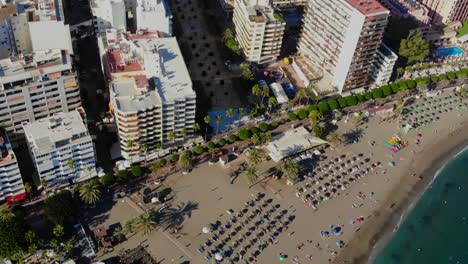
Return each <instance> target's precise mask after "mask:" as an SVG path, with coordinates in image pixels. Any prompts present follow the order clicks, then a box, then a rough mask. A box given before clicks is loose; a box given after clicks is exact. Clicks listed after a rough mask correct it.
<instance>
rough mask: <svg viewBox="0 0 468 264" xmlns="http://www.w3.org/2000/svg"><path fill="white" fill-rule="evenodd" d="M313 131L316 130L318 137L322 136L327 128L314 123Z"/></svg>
mask: <svg viewBox="0 0 468 264" xmlns="http://www.w3.org/2000/svg"><path fill="white" fill-rule="evenodd" d="M312 131H313V132H314V135H315V136H316V137H318V138H322V136H323V133H325V128H324V127H323V126H320V125H314V126H313V127H312Z"/></svg>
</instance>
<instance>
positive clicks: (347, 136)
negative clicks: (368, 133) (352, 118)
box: [343, 128, 364, 144]
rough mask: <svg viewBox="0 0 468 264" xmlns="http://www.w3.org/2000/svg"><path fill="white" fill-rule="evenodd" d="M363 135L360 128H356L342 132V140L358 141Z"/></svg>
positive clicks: (346, 142)
mask: <svg viewBox="0 0 468 264" xmlns="http://www.w3.org/2000/svg"><path fill="white" fill-rule="evenodd" d="M363 136H364V130H363V129H362V128H356V129H353V130H351V131H348V132H346V133H344V134H343V142H344V143H345V144H353V143H356V142H358V141H359V140H360V139H361V138H362V137H363Z"/></svg>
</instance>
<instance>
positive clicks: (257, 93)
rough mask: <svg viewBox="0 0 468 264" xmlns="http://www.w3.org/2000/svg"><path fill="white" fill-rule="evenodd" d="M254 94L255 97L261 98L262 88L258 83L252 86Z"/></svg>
mask: <svg viewBox="0 0 468 264" xmlns="http://www.w3.org/2000/svg"><path fill="white" fill-rule="evenodd" d="M251 92H252V94H253V95H255V96H261V94H262V88H261V87H260V85H259V84H258V83H256V84H254V85H253V86H252V91H251Z"/></svg>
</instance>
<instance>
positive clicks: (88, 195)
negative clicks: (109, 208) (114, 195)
mask: <svg viewBox="0 0 468 264" xmlns="http://www.w3.org/2000/svg"><path fill="white" fill-rule="evenodd" d="M100 196H101V191H99V186H97V185H95V184H92V183H87V184H85V185H83V186H82V187H81V189H80V197H81V200H83V202H85V203H87V204H96V203H97V202H98V201H99V198H100Z"/></svg>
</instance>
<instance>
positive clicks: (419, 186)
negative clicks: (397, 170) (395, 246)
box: [333, 121, 468, 264]
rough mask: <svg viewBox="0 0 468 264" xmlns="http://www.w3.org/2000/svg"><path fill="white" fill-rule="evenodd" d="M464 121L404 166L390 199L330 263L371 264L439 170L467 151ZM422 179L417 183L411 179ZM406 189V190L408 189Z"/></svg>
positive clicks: (466, 122)
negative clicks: (404, 168)
mask: <svg viewBox="0 0 468 264" xmlns="http://www.w3.org/2000/svg"><path fill="white" fill-rule="evenodd" d="M466 131H468V121H464V122H462V123H460V125H459V126H458V128H457V129H455V130H454V131H452V132H449V133H445V135H444V138H443V139H440V140H438V141H435V142H433V143H428V144H427V145H425V146H423V148H422V149H421V150H419V151H418V152H417V155H418V157H417V158H415V159H414V162H412V163H411V164H410V165H408V166H407V172H406V173H405V175H403V176H402V178H401V181H400V183H399V184H397V185H395V186H394V188H393V189H392V191H391V194H392V195H391V196H389V198H388V199H387V200H385V201H384V202H383V204H382V205H381V206H380V207H378V208H377V210H375V211H374V212H373V213H372V217H371V218H370V219H369V220H368V223H367V224H366V225H365V226H363V227H362V228H361V229H360V230H358V231H356V234H355V235H354V236H353V238H352V239H351V241H350V242H349V243H348V245H349V246H347V247H345V249H344V250H343V252H341V254H339V255H338V256H337V258H336V259H335V260H334V261H333V263H335V264H338V263H359V264H362V263H368V264H372V262H373V261H374V260H375V258H376V257H377V255H378V254H379V253H380V252H381V251H382V250H383V249H384V248H385V246H386V245H387V244H388V242H389V241H390V239H392V237H393V234H394V233H395V232H396V231H397V230H398V228H399V226H400V224H401V223H402V222H403V221H404V220H405V219H406V217H407V216H408V215H409V213H411V211H412V209H413V208H414V206H415V205H416V204H417V203H418V201H419V200H420V198H421V197H422V196H423V195H424V193H425V191H426V190H427V189H428V188H429V187H430V186H431V184H432V183H433V181H434V180H435V179H436V177H437V175H438V174H439V172H440V170H441V169H443V168H444V167H445V166H446V165H447V163H448V162H449V161H450V160H451V159H453V158H454V157H455V156H456V155H457V154H458V153H460V152H462V151H463V150H466V149H467V148H468V134H466V133H463V132H466ZM413 174H416V176H417V177H422V179H420V180H419V181H416V182H415V183H414V181H415V180H416V179H415V178H414V177H413V176H412V175H413ZM408 187H409V188H408Z"/></svg>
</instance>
